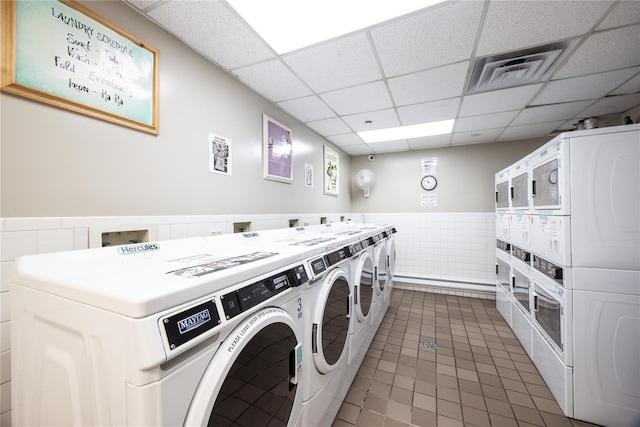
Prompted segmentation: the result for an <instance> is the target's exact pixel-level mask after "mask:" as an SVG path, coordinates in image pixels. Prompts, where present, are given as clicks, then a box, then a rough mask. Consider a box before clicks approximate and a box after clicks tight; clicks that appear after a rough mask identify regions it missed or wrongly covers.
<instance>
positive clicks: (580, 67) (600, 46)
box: [553, 25, 640, 79]
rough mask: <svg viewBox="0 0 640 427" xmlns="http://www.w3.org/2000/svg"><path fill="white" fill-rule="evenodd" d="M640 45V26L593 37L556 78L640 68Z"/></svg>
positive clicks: (572, 57) (572, 56)
mask: <svg viewBox="0 0 640 427" xmlns="http://www.w3.org/2000/svg"><path fill="white" fill-rule="evenodd" d="M639 45H640V25H634V26H632V27H625V28H620V29H616V30H610V31H604V32H602V33H596V34H593V35H591V36H590V37H589V38H588V39H587V40H586V41H585V42H584V43H583V44H582V45H581V46H580V47H578V49H577V50H576V52H575V53H574V54H573V55H571V56H570V57H569V61H568V62H567V63H566V64H565V65H564V66H563V67H562V68H560V69H559V70H558V72H557V73H556V74H555V75H554V76H553V77H554V78H555V79H561V78H565V77H575V76H583V75H585V74H593V73H600V72H602V71H610V70H617V69H620V68H627V67H634V66H636V65H640V49H638V46H639Z"/></svg>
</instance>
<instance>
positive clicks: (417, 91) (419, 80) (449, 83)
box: [387, 62, 469, 106]
mask: <svg viewBox="0 0 640 427" xmlns="http://www.w3.org/2000/svg"><path fill="white" fill-rule="evenodd" d="M468 68H469V62H460V63H457V64H452V65H447V66H444V67H440V68H434V69H432V70H427V71H422V72H419V73H414V74H409V75H406V76H401V77H394V78H392V79H389V80H388V81H387V83H388V84H389V89H390V90H391V95H392V96H393V99H394V101H395V104H396V106H403V105H411V104H419V103H422V102H429V101H435V100H438V99H446V98H453V97H456V96H460V93H461V92H462V90H463V88H464V81H465V78H466V76H467V69H468Z"/></svg>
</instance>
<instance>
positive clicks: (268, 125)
mask: <svg viewBox="0 0 640 427" xmlns="http://www.w3.org/2000/svg"><path fill="white" fill-rule="evenodd" d="M262 135H263V136H262V138H263V142H262V148H263V154H262V158H263V177H264V178H265V179H270V180H273V181H280V182H288V183H291V182H293V140H292V137H291V129H289V128H288V127H286V126H285V125H283V124H282V123H279V122H277V121H276V120H274V119H272V118H271V117H269V116H267V115H266V114H263V115H262Z"/></svg>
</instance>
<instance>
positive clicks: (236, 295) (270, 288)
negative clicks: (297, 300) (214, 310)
mask: <svg viewBox="0 0 640 427" xmlns="http://www.w3.org/2000/svg"><path fill="white" fill-rule="evenodd" d="M308 281H309V278H308V276H307V272H306V270H305V269H304V266H303V265H297V266H295V267H293V268H290V269H287V270H283V271H281V272H279V273H277V274H274V275H272V276H269V277H265V278H264V279H262V280H260V281H258V282H255V283H252V284H250V285H247V286H244V287H242V288H240V289H236V290H235V291H233V292H229V293H227V294H225V295H223V296H222V297H220V302H221V303H222V307H223V309H224V313H225V316H226V318H227V319H231V318H233V317H236V316H237V315H239V314H240V313H242V312H243V311H247V310H249V309H250V308H252V307H255V306H256V305H258V304H260V303H261V302H263V301H266V300H268V299H269V298H271V297H273V296H275V295H278V294H279V293H280V292H284V291H286V290H287V289H289V288H293V287H296V286H300V285H302V284H303V283H305V282H308Z"/></svg>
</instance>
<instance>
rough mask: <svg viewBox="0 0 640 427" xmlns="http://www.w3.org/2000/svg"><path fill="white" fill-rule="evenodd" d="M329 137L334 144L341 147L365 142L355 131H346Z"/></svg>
mask: <svg viewBox="0 0 640 427" xmlns="http://www.w3.org/2000/svg"><path fill="white" fill-rule="evenodd" d="M327 139H328V140H329V141H331V142H333V143H334V144H336V145H337V146H338V147H340V148H343V147H348V146H350V145H359V144H364V141H363V140H362V139H360V137H359V136H358V135H357V134H355V133H353V132H351V133H345V134H343V135H334V136H330V137H328V138H327Z"/></svg>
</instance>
